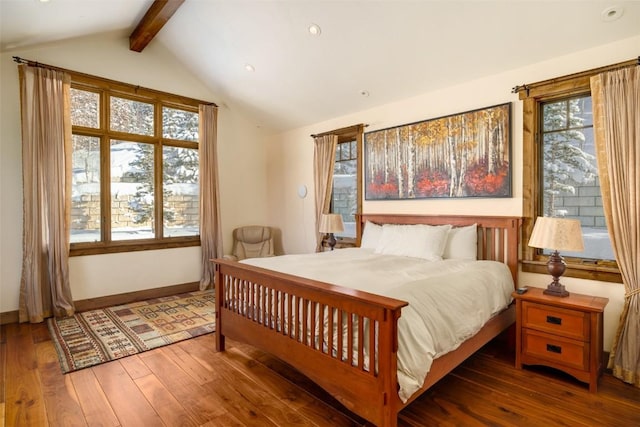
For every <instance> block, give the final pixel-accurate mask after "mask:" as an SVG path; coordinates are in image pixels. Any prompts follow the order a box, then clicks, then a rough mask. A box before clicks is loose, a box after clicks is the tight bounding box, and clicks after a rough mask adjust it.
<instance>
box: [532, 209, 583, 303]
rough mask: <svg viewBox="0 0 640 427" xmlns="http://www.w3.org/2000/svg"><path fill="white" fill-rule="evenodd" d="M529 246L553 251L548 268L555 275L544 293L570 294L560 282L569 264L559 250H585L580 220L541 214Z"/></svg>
mask: <svg viewBox="0 0 640 427" xmlns="http://www.w3.org/2000/svg"><path fill="white" fill-rule="evenodd" d="M529 246H531V247H533V248H542V249H551V250H552V251H553V253H552V254H551V255H550V256H549V261H548V262H547V270H548V271H549V274H551V276H552V277H553V281H552V282H551V283H550V284H549V286H547V289H545V290H544V291H543V293H544V294H546V295H554V296H558V297H566V296H569V292H568V291H567V290H566V289H565V288H564V285H562V284H561V283H560V276H562V274H563V273H564V271H565V270H566V267H567V264H566V263H565V262H564V259H563V258H562V256H560V253H558V251H572V252H580V251H583V250H584V242H583V241H582V229H581V228H580V221H579V220H577V219H568V218H553V217H544V216H539V217H538V218H537V219H536V223H535V224H534V226H533V231H532V232H531V238H530V239H529Z"/></svg>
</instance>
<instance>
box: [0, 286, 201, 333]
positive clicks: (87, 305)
mask: <svg viewBox="0 0 640 427" xmlns="http://www.w3.org/2000/svg"><path fill="white" fill-rule="evenodd" d="M198 289H200V283H198V282H191V283H183V284H180V285H172V286H164V287H162V288H153V289H145V290H142V291H135V292H126V293H124V294H116V295H107V296H104V297H97V298H89V299H84V300H78V301H74V305H75V307H76V311H87V310H95V309H97V308H103V307H111V306H113V305H120V304H129V303H132V302H137V301H143V300H146V299H150V298H160V297H166V296H170V295H177V294H182V293H185V292H193V291H197V290H198ZM8 323H18V310H14V311H7V312H4V313H0V325H6V324H8Z"/></svg>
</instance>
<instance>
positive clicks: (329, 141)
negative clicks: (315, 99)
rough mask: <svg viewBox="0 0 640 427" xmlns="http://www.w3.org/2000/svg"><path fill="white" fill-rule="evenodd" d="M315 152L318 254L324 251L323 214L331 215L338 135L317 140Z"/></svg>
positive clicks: (320, 137) (314, 176) (314, 173)
mask: <svg viewBox="0 0 640 427" xmlns="http://www.w3.org/2000/svg"><path fill="white" fill-rule="evenodd" d="M314 142H315V144H314V151H313V181H314V185H315V192H316V252H320V251H322V233H320V232H319V231H318V229H319V227H320V219H321V218H322V214H325V213H329V206H330V204H331V191H332V189H333V167H334V164H335V163H334V161H335V156H336V147H337V146H338V137H337V136H336V135H324V136H318V137H316V138H315V141H314Z"/></svg>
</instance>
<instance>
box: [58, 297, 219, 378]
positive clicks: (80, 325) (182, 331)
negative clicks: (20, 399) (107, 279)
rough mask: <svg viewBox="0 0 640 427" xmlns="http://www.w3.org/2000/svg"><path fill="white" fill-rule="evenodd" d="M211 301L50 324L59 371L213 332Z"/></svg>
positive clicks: (126, 308) (183, 300) (128, 307)
mask: <svg viewBox="0 0 640 427" xmlns="http://www.w3.org/2000/svg"><path fill="white" fill-rule="evenodd" d="M214 297H215V295H214V293H213V291H211V290H209V291H196V292H189V293H186V294H181V295H175V296H170V297H163V298H155V299H150V300H147V301H140V302H136V303H132V304H125V305H119V306H115V307H109V308H104V309H100V310H91V311H85V312H83V313H76V314H75V315H74V316H73V317H66V318H62V319H48V321H47V323H48V326H49V332H50V333H51V337H52V340H53V343H54V345H55V347H56V350H57V352H58V358H59V359H60V365H61V367H62V372H64V373H68V372H73V371H76V370H78V369H83V368H88V367H89V366H94V365H98V364H100V363H104V362H108V361H110V360H115V359H119V358H121V357H125V356H130V355H132V354H136V353H141V352H143V351H147V350H151V349H152V348H156V347H161V346H163V345H167V344H172V343H174V342H178V341H182V340H186V339H189V338H193V337H197V336H199V335H204V334H208V333H210V332H213V331H214V330H215V302H214Z"/></svg>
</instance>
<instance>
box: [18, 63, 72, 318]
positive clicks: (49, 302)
mask: <svg viewBox="0 0 640 427" xmlns="http://www.w3.org/2000/svg"><path fill="white" fill-rule="evenodd" d="M18 73H19V78H20V108H21V115H22V181H23V254H22V257H23V259H22V278H21V281H20V305H19V321H20V322H32V323H37V322H42V321H43V320H44V319H45V318H47V317H51V316H56V317H63V316H70V315H73V313H74V311H75V309H74V306H73V298H72V297H71V287H70V285H69V219H70V200H71V199H70V197H69V194H70V193H69V192H70V188H71V187H70V186H71V181H70V171H71V118H70V106H69V103H70V78H69V76H68V75H66V74H65V73H62V72H60V71H55V70H50V69H46V68H39V67H31V66H27V65H20V66H19V67H18Z"/></svg>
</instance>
